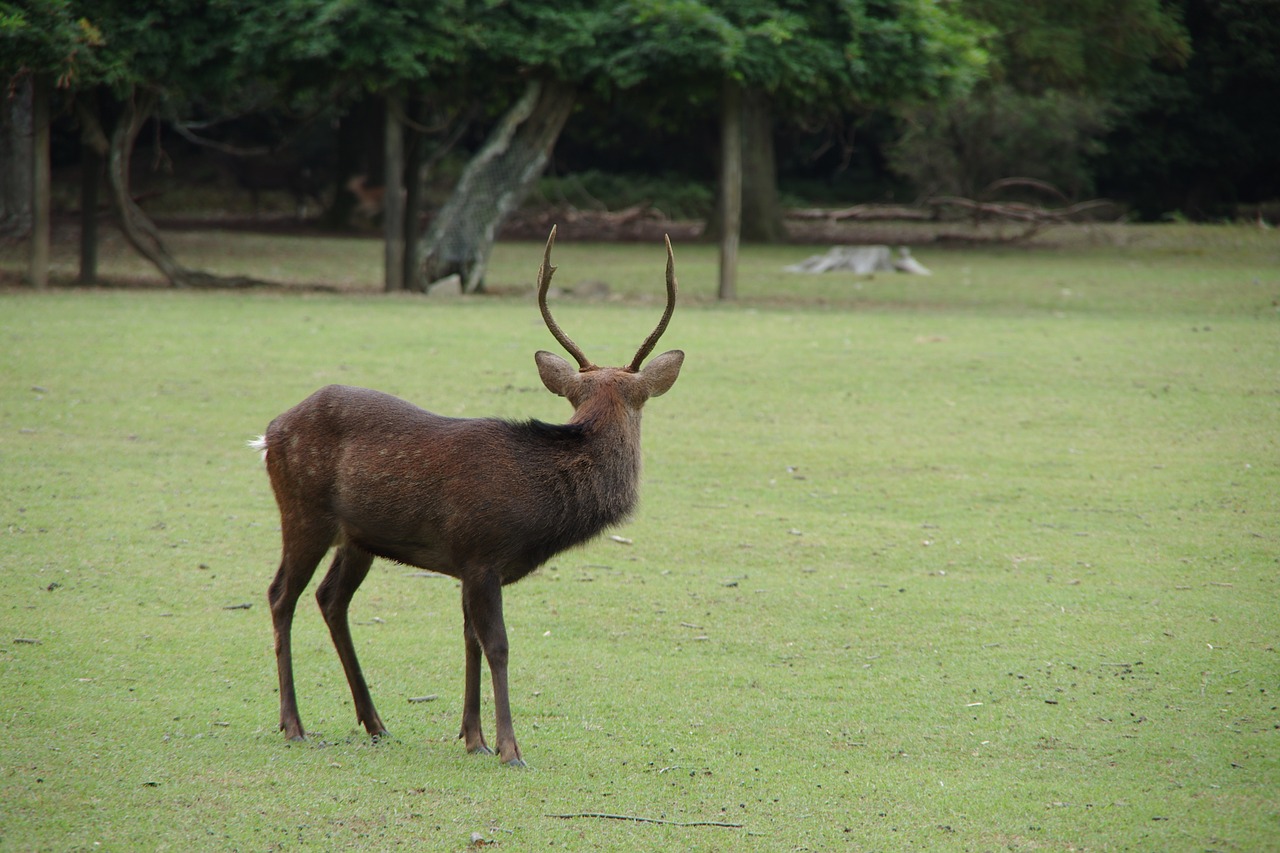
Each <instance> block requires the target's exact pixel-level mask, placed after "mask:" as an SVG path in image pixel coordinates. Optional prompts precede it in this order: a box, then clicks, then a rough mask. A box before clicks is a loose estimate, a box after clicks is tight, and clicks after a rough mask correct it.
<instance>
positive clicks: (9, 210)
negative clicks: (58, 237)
mask: <svg viewBox="0 0 1280 853" xmlns="http://www.w3.org/2000/svg"><path fill="white" fill-rule="evenodd" d="M101 43H102V40H101V35H100V33H98V31H97V29H96V28H95V27H94V26H93V25H92V24H91V23H89V22H88V21H86V20H85V19H83V18H81V19H79V20H77V18H76V17H75V15H74V12H73V9H72V6H71V4H70V3H69V2H67V0H33V2H29V3H25V4H23V5H22V6H17V5H14V4H12V3H8V2H3V3H0V82H3V83H4V84H5V85H4V89H3V92H4V99H5V103H4V108H3V110H0V115H2V116H3V119H4V120H3V121H2V122H0V131H2V132H3V133H4V142H3V143H2V144H0V149H5V150H4V151H3V152H2V153H4V154H5V155H6V156H5V158H4V166H3V169H4V171H5V172H7V174H5V176H4V177H5V182H4V183H5V185H6V189H5V190H4V191H3V193H0V202H2V203H0V219H2V220H4V221H5V224H6V225H7V227H9V228H11V229H12V230H14V231H15V232H17V233H22V232H23V231H28V230H29V232H30V235H31V244H30V246H31V255H30V264H29V270H28V275H27V277H28V280H29V281H30V282H31V284H32V285H33V286H35V287H42V286H43V285H44V284H45V282H46V281H47V279H48V273H49V269H48V268H49V214H50V209H51V204H50V190H49V121H50V113H49V108H50V99H51V97H52V95H51V91H52V89H53V88H54V87H55V86H56V87H58V88H68V87H70V86H72V85H74V83H75V81H76V79H77V78H78V76H79V74H80V70H81V66H82V64H83V62H84V60H85V59H86V57H91V56H92V53H93V51H94V49H95V48H98V47H100V45H101ZM10 158H12V159H10ZM24 196H26V197H25V198H24Z"/></svg>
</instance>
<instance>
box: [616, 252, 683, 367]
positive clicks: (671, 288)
mask: <svg viewBox="0 0 1280 853" xmlns="http://www.w3.org/2000/svg"><path fill="white" fill-rule="evenodd" d="M663 239H664V240H666V241H667V310H666V311H664V312H662V319H661V320H659V321H658V328H656V329H654V330H653V331H652V332H651V333H650V334H649V337H647V338H645V339H644V343H642V344H641V345H640V349H638V350H636V357H635V358H633V359H631V364H630V366H628V367H627V370H629V371H631V372H632V373H635V372H636V371H637V370H639V369H640V362H642V361H644V360H645V359H646V358H648V356H649V353H651V352H653V348H654V346H656V345H657V343H658V338H660V337H662V333H663V332H665V331H666V330H667V323H668V322H670V320H671V312H672V311H675V310H676V257H675V255H673V254H672V253H671V235H669V234H664V235H663Z"/></svg>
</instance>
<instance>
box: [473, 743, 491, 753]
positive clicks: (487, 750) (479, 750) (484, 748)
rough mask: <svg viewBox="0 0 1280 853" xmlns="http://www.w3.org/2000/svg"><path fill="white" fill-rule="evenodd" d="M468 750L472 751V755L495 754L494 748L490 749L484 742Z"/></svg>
mask: <svg viewBox="0 0 1280 853" xmlns="http://www.w3.org/2000/svg"><path fill="white" fill-rule="evenodd" d="M467 752H469V753H471V754H472V755H493V750H492V749H490V748H489V747H488V745H487V744H483V743H482V744H480V745H479V746H473V747H471V748H470V749H468V750H467Z"/></svg>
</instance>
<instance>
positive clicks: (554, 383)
mask: <svg viewBox="0 0 1280 853" xmlns="http://www.w3.org/2000/svg"><path fill="white" fill-rule="evenodd" d="M533 360H534V361H536V362H537V363H538V375H539V376H541V377H542V384H543V385H546V386H547V390H548V391H550V392H551V393H552V394H558V395H559V396H561V397H567V396H568V393H569V384H570V383H571V382H572V381H573V379H574V377H575V376H577V375H578V371H577V370H575V369H574V368H573V365H571V364H569V362H567V361H565V360H564V359H563V358H561V357H560V356H558V355H556V354H555V353H551V352H547V351H546V350H538V351H537V352H536V353H534V354H533Z"/></svg>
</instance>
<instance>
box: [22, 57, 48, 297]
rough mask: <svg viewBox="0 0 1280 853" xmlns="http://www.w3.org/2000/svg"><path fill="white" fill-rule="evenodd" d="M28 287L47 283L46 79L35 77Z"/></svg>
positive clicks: (32, 106) (32, 90) (42, 285)
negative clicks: (29, 284)
mask: <svg viewBox="0 0 1280 853" xmlns="http://www.w3.org/2000/svg"><path fill="white" fill-rule="evenodd" d="M31 131H32V137H33V138H32V141H31V257H30V262H31V263H30V267H29V269H28V271H27V278H28V280H29V281H30V282H31V286H32V287H35V288H37V289H38V288H42V287H44V286H45V285H46V284H48V283H49V201H50V188H49V78H48V77H46V76H45V75H43V74H37V75H36V78H35V82H34V83H33V84H32V87H31Z"/></svg>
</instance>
